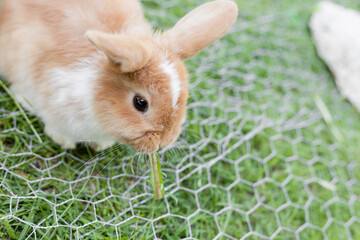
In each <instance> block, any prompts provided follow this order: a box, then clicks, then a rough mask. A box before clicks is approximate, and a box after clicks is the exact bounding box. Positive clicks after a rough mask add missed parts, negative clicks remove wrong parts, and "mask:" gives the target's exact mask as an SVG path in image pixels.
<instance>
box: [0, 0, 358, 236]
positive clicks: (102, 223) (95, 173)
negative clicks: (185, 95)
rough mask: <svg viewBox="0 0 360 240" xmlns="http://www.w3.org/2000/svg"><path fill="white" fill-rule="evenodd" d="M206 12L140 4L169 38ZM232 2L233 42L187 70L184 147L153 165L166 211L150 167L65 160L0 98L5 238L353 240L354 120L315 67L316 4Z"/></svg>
mask: <svg viewBox="0 0 360 240" xmlns="http://www.w3.org/2000/svg"><path fill="white" fill-rule="evenodd" d="M202 2H205V1H204V0H203V1H199V2H196V3H195V2H194V1H189V0H175V1H163V2H161V4H159V3H156V2H153V1H148V0H147V1H143V5H144V9H145V12H146V13H147V17H148V18H149V19H151V22H152V24H153V25H154V26H155V27H156V28H162V29H165V28H170V27H171V26H172V25H173V24H174V23H175V22H176V20H177V19H178V18H179V17H181V16H182V15H184V14H185V13H186V12H188V11H189V10H190V9H192V8H194V7H195V6H197V5H199V4H200V3H202ZM236 2H237V4H238V6H239V19H238V22H237V23H236V25H235V26H234V28H233V29H232V32H231V34H229V35H227V36H226V37H224V38H223V39H222V40H221V41H220V42H218V43H217V44H215V45H213V46H211V47H210V48H208V49H207V50H206V51H203V52H201V53H200V54H199V55H198V56H196V57H194V58H192V59H190V60H188V61H186V65H187V67H188V69H189V72H190V95H191V97H190V100H189V111H188V117H187V122H186V124H185V129H186V130H185V131H184V132H183V134H182V135H181V137H180V139H179V142H181V143H186V144H181V145H180V147H179V149H178V150H170V151H168V152H165V153H161V154H160V161H161V163H162V172H163V174H164V176H163V180H164V184H165V187H166V189H165V191H166V197H165V199H163V200H157V201H156V200H154V199H153V190H152V187H151V182H150V180H149V178H148V176H149V172H150V164H149V161H148V159H147V158H145V157H144V156H141V155H136V156H135V157H133V156H132V153H131V151H130V150H129V149H128V148H126V147H125V146H117V147H114V148H112V149H111V150H109V151H107V152H104V153H103V154H101V155H100V156H98V157H99V159H98V160H97V161H96V164H94V162H92V161H90V159H97V158H94V157H96V153H95V152H93V151H92V150H91V149H89V148H87V147H84V146H79V147H78V148H77V149H76V150H73V151H69V152H64V151H63V150H61V149H60V148H59V147H58V146H57V145H56V144H54V143H53V142H52V141H51V140H50V139H49V138H48V137H46V136H45V135H44V134H43V132H44V129H43V125H42V123H41V122H40V120H39V119H37V118H36V117H34V116H31V115H28V117H29V119H26V118H25V117H24V115H23V114H22V113H21V111H20V110H19V109H18V107H17V106H16V104H14V101H13V100H12V98H11V97H10V96H9V95H8V94H6V92H5V90H4V89H0V93H1V94H0V158H1V160H0V239H26V238H27V237H28V236H30V238H29V239H35V234H36V239H70V238H72V239H77V238H81V239H104V240H105V239H117V237H118V238H119V239H154V236H155V235H156V237H158V238H160V239H181V238H189V237H193V238H195V239H211V238H214V237H219V239H233V238H235V239H239V238H242V237H244V236H245V237H246V239H265V238H267V237H271V238H272V239H296V237H299V238H300V239H322V238H324V235H325V234H327V237H328V239H349V238H350V237H352V238H353V239H359V238H360V235H359V231H357V229H358V227H359V226H360V185H359V181H360V157H359V156H360V150H359V148H358V146H359V145H360V125H359V122H360V116H359V114H358V113H357V112H356V110H355V109H354V107H352V106H351V105H350V104H349V103H348V102H347V101H346V100H345V99H343V98H342V97H341V95H340V94H339V92H338V91H337V90H336V86H335V83H334V81H333V78H332V75H331V74H330V73H329V71H328V69H327V68H326V66H325V64H324V63H323V62H322V61H321V60H320V59H319V58H318V57H317V55H316V51H315V48H314V46H313V43H312V40H311V36H310V33H309V30H308V27H307V23H308V20H309V17H310V15H311V12H312V11H313V9H315V4H316V2H317V1H314V0H303V1H276V0H253V1H243V0H241V1H240V0H238V1H236ZM338 2H340V1H338ZM341 2H342V4H344V5H346V6H348V7H353V8H355V9H357V10H360V4H359V3H358V1H356V0H344V1H341ZM164 6H167V9H165V10H164ZM329 116H330V118H329ZM35 133H38V134H39V136H40V138H41V141H42V142H40V141H39V140H38V138H37V134H35ZM86 163H88V164H86ZM25 222H27V223H31V225H29V224H25ZM304 224H306V225H304ZM36 226H40V228H37V227H36ZM298 229H301V231H297V230H298Z"/></svg>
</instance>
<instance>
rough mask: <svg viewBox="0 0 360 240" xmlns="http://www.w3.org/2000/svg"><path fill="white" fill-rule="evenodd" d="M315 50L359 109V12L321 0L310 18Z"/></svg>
mask: <svg viewBox="0 0 360 240" xmlns="http://www.w3.org/2000/svg"><path fill="white" fill-rule="evenodd" d="M310 28H311V31H312V34H313V38H314V40H315V44H316V47H317V51H318V54H319V56H320V57H321V58H323V60H324V61H325V62H326V63H327V64H328V66H329V68H330V70H331V71H332V72H333V74H334V76H335V81H336V84H337V85H338V87H339V89H340V91H341V93H342V94H343V95H344V96H345V97H346V98H348V99H349V100H350V102H351V103H352V104H354V105H355V107H356V108H357V109H358V110H359V111H360V13H359V12H357V11H355V10H352V9H347V8H345V7H342V6H339V5H337V4H335V3H332V2H328V1H324V2H321V3H320V4H319V6H318V9H317V11H316V12H315V13H314V14H313V16H312V18H311V20H310Z"/></svg>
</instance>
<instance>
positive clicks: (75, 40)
mask: <svg viewBox="0 0 360 240" xmlns="http://www.w3.org/2000/svg"><path fill="white" fill-rule="evenodd" d="M228 3H229V2H228ZM231 6H232V7H233V6H234V5H233V4H232V5H231ZM185 22H186V21H185ZM231 24H232V23H231ZM231 24H230V25H229V24H227V26H226V29H225V31H223V30H222V31H221V35H223V34H224V33H225V32H226V31H227V29H228V28H229V27H230V26H231ZM182 25H184V24H182ZM182 25H181V24H180V27H182ZM89 30H92V31H91V32H89ZM87 32H88V33H87ZM215 32H216V30H215ZM222 32H223V33H222ZM86 33H87V35H86ZM177 34H180V33H177ZM217 34H219V33H217ZM85 35H86V36H87V38H88V39H86V37H85ZM183 35H186V34H185V33H182V34H181V36H183ZM221 35H220V36H221ZM220 36H216V39H217V38H219V37H220ZM176 38H178V37H177V35H176V34H175V33H172V32H171V31H169V33H165V34H163V35H154V34H153V32H152V30H151V27H150V26H149V25H148V23H147V22H146V21H145V19H144V17H143V13H142V10H141V6H140V4H139V3H138V1H137V0H61V1H58V0H46V1H45V0H16V1H15V0H4V1H3V6H2V10H1V13H0V71H1V73H3V74H4V75H5V77H6V79H7V81H8V82H9V83H10V87H11V90H12V92H13V93H14V95H15V97H16V98H17V100H18V101H19V102H20V103H21V104H22V105H23V106H25V107H26V108H27V109H28V110H29V111H31V112H33V113H36V114H37V115H38V116H39V117H40V118H41V119H42V121H43V122H44V123H45V131H46V133H47V134H48V135H49V136H50V137H51V138H52V139H53V140H54V141H55V142H57V143H59V144H61V145H62V146H63V147H64V148H73V147H75V144H76V143H77V142H91V143H95V144H96V145H97V149H98V150H100V149H103V148H105V147H108V146H110V145H111V144H113V143H114V142H115V141H120V142H123V143H127V144H129V145H131V146H134V147H135V148H137V149H139V150H142V151H147V152H151V151H154V150H157V149H158V148H159V147H163V146H166V145H168V144H169V143H171V142H173V141H174V140H175V139H176V137H177V135H178V134H179V126H180V125H181V122H182V121H183V120H184V116H185V105H186V99H187V90H186V87H187V86H186V85H187V84H186V69H185V68H184V66H183V64H182V62H181V59H184V58H187V57H189V56H191V55H193V54H195V53H196V52H197V51H199V50H200V49H201V48H200V49H189V50H188V52H185V51H184V52H179V53H178V54H175V53H174V52H175V50H173V51H172V50H171V48H173V49H175V47H174V46H173V45H174V44H175V43H173V41H175V40H174V39H176ZM216 39H215V40H216ZM185 40H186V39H185ZM201 41H202V42H203V40H201ZM206 41H209V42H208V43H207V42H206ZM213 41H214V39H213V38H210V39H208V40H205V44H206V45H209V44H210V43H211V42H213ZM198 45H199V44H198ZM203 45H204V44H203ZM201 47H202V46H201ZM117 48H119V49H117ZM198 48H199V47H198ZM169 49H170V50H169ZM181 49H182V48H181ZM181 49H180V50H181ZM176 51H177V50H176ZM193 52H194V53H193ZM182 55H184V56H182ZM140 80H141V81H140ZM139 94H140V95H141V96H143V97H144V98H146V99H147V101H148V102H149V108H150V107H151V109H149V110H148V111H147V110H146V111H147V112H145V111H144V112H139V111H136V110H134V107H133V106H132V104H133V101H135V100H133V99H135V97H134V96H135V95H139ZM166 102H169V103H171V106H170V105H169V106H165V105H166V104H165V103H166ZM134 104H135V103H134ZM159 105H164V106H159ZM164 128H169V129H167V130H164ZM175 128H176V129H175ZM165 135H166V136H165ZM167 135H169V136H167ZM170 135H171V136H170Z"/></svg>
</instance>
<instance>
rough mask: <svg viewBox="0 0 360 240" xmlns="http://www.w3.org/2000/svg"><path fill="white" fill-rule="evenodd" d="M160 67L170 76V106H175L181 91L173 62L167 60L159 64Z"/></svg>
mask: <svg viewBox="0 0 360 240" xmlns="http://www.w3.org/2000/svg"><path fill="white" fill-rule="evenodd" d="M160 68H161V69H162V70H163V71H164V72H165V73H166V74H167V75H168V76H169V77H170V90H171V96H172V107H173V108H177V106H176V103H177V101H178V100H179V97H180V92H181V82H180V77H179V74H178V72H177V71H176V68H175V64H174V63H170V61H169V60H166V61H164V62H163V63H161V64H160Z"/></svg>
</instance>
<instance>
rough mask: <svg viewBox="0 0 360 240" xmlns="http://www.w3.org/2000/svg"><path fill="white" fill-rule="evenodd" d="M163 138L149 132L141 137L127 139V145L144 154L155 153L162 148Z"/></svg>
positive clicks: (158, 134) (156, 133)
mask: <svg viewBox="0 0 360 240" xmlns="http://www.w3.org/2000/svg"><path fill="white" fill-rule="evenodd" d="M160 142H161V136H160V133H158V132H149V133H146V134H144V135H143V136H141V137H138V138H134V139H125V143H126V144H128V145H130V146H131V147H133V148H135V149H136V150H138V151H140V152H143V153H154V152H156V151H157V150H159V148H160Z"/></svg>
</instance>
